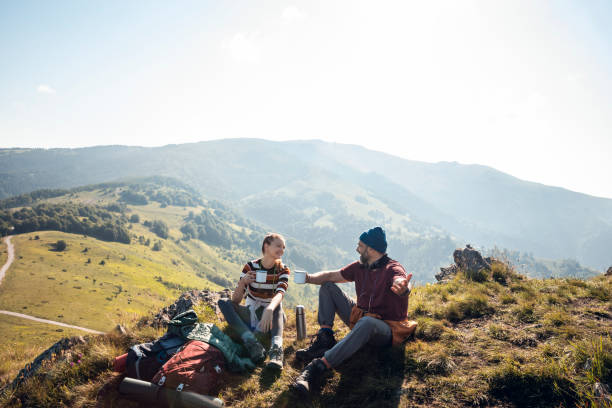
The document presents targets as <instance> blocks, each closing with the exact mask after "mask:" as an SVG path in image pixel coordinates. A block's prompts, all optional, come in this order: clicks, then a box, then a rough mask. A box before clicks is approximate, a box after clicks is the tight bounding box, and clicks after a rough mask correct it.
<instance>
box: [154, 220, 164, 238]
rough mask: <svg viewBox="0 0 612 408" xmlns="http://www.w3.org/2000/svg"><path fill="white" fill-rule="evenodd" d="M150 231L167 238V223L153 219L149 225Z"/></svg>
mask: <svg viewBox="0 0 612 408" xmlns="http://www.w3.org/2000/svg"><path fill="white" fill-rule="evenodd" d="M151 231H152V232H154V233H155V235H157V236H158V237H160V238H164V239H166V238H168V224H166V223H165V222H163V221H160V220H155V221H153V224H152V225H151Z"/></svg>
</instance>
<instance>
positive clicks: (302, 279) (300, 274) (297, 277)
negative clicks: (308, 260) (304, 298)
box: [293, 269, 306, 284]
mask: <svg viewBox="0 0 612 408" xmlns="http://www.w3.org/2000/svg"><path fill="white" fill-rule="evenodd" d="M293 281H294V282H295V283H299V284H303V283H306V271H302V270H299V269H296V270H295V271H293Z"/></svg>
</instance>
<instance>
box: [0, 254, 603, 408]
mask: <svg viewBox="0 0 612 408" xmlns="http://www.w3.org/2000/svg"><path fill="white" fill-rule="evenodd" d="M610 293H612V278H610V277H604V276H599V277H596V278H592V279H589V280H586V281H583V280H576V279H547V280H535V279H533V280H532V279H527V278H525V277H524V276H522V275H518V274H516V273H515V272H513V271H512V270H510V269H508V268H507V267H505V266H504V265H503V264H495V266H494V268H493V272H492V273H489V274H488V275H487V276H486V280H485V281H484V282H481V283H478V282H474V281H472V280H470V279H468V278H466V277H465V276H464V275H463V274H462V273H460V274H459V275H457V277H456V278H455V279H454V280H453V281H451V282H449V283H446V284H441V285H427V286H421V287H417V288H415V290H414V292H413V293H412V295H411V299H410V307H409V313H410V315H411V316H412V317H413V318H414V319H416V320H418V322H419V326H418V329H417V332H416V334H415V338H414V339H412V340H410V341H409V342H408V343H406V345H405V347H403V348H396V349H383V350H376V349H372V348H365V349H364V350H363V351H362V353H360V355H359V358H355V359H352V360H351V361H348V362H347V363H345V364H343V365H341V366H340V367H338V369H337V370H336V371H334V372H333V375H332V376H331V378H329V379H328V380H327V381H326V382H325V384H324V386H323V388H322V390H321V393H320V394H317V395H315V396H314V398H313V399H312V401H300V400H296V399H295V398H294V397H293V396H292V395H291V393H289V392H288V391H287V387H288V385H289V384H290V382H291V381H292V379H293V378H295V376H297V375H298V373H299V372H300V370H301V368H302V367H301V365H299V364H298V363H297V362H296V361H295V359H294V351H295V350H296V349H297V348H300V347H302V346H304V345H306V344H307V341H306V340H305V341H301V342H298V341H296V340H295V320H294V316H293V313H289V322H288V327H287V329H286V334H285V348H286V365H285V369H284V370H283V372H282V374H281V375H280V377H276V376H274V375H272V374H271V373H268V372H264V371H262V369H261V368H258V369H256V370H255V371H254V372H253V373H251V374H248V375H231V376H227V377H226V385H225V386H224V387H223V388H222V389H221V391H220V394H219V396H220V397H222V398H223V399H224V400H225V402H226V404H227V405H228V406H234V407H269V406H278V407H295V406H297V407H299V406H314V407H328V406H344V407H349V406H351V407H352V406H362V407H396V406H399V407H408V406H410V407H413V406H416V407H448V406H459V407H473V406H502V407H530V406H532V407H551V406H554V407H572V406H576V405H579V406H584V407H590V406H593V407H595V406H596V405H594V404H593V402H594V401H595V400H594V399H593V395H592V390H593V384H594V383H595V382H603V383H607V384H608V385H610V384H612V339H611V335H612V318H611V317H612V306H611V302H610V300H611V298H610ZM199 312H200V315H201V316H202V319H203V320H206V321H216V318H215V317H214V316H213V315H211V313H210V311H206V310H199ZM314 312H315V311H314V310H313V309H310V310H309V313H308V316H307V320H308V331H309V333H311V334H312V333H314V330H315V328H316V324H315V321H316V318H315V314H314ZM134 322H135V320H134V321H133V323H132V325H131V326H130V333H129V335H128V336H118V335H107V336H101V337H96V338H95V339H94V340H92V342H91V343H90V344H89V345H87V346H81V348H80V349H78V350H76V351H75V352H80V353H82V354H83V355H84V356H85V357H84V358H83V362H82V364H81V365H80V366H79V367H70V366H69V361H67V362H64V363H61V362H60V363H58V364H55V365H54V366H52V367H48V368H47V371H46V372H45V373H44V374H43V375H41V376H39V377H37V378H34V379H32V380H29V381H27V382H26V383H25V384H24V385H23V386H22V387H20V388H19V389H18V390H17V391H16V392H15V393H14V394H13V395H11V396H5V397H4V399H3V400H0V403H3V404H5V405H6V406H9V407H10V406H19V404H20V403H21V402H19V401H23V402H24V403H27V404H30V405H36V406H60V405H61V406H74V407H83V406H94V405H95V404H106V405H105V406H135V405H133V404H132V405H130V402H128V401H125V400H123V399H121V398H120V397H119V395H118V394H117V392H116V388H115V387H116V384H117V383H118V381H119V380H120V377H117V376H116V375H115V374H113V373H111V372H110V371H109V367H110V361H111V359H112V357H114V356H115V355H118V354H121V353H122V352H124V350H125V348H126V347H127V346H128V345H129V344H132V343H134V342H137V341H141V340H143V339H145V338H152V337H154V336H158V335H159V334H160V333H159V332H152V331H151V330H150V329H146V330H144V331H142V329H138V328H137V326H136V325H135V323H134ZM216 322H217V323H218V324H219V325H220V326H221V327H223V328H225V323H222V322H219V321H216ZM338 329H339V330H338V331H339V337H342V336H343V335H344V333H346V328H345V327H344V326H343V325H342V324H341V323H340V324H339V327H338ZM100 390H102V391H101V392H100ZM599 406H605V404H604V405H599Z"/></svg>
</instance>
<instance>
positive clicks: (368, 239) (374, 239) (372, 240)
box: [359, 227, 387, 254]
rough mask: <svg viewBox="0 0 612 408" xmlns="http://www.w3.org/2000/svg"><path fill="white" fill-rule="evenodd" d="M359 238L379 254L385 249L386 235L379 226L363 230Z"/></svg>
mask: <svg viewBox="0 0 612 408" xmlns="http://www.w3.org/2000/svg"><path fill="white" fill-rule="evenodd" d="M359 240H360V241H361V242H363V243H364V244H366V245H367V246H369V247H370V248H373V249H375V250H376V251H378V252H380V253H381V254H384V253H385V252H386V251H387V235H386V234H385V231H384V230H383V229H382V228H380V227H374V228H372V229H371V230H369V231H368V232H364V233H363V234H361V236H360V237H359Z"/></svg>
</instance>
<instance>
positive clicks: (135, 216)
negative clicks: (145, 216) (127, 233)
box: [130, 214, 140, 224]
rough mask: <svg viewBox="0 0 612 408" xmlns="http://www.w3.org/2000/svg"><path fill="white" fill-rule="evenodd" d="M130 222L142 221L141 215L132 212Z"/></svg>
mask: <svg viewBox="0 0 612 408" xmlns="http://www.w3.org/2000/svg"><path fill="white" fill-rule="evenodd" d="M130 222H131V223H132V224H138V223H139V222H140V216H139V215H138V214H132V216H131V217H130Z"/></svg>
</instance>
